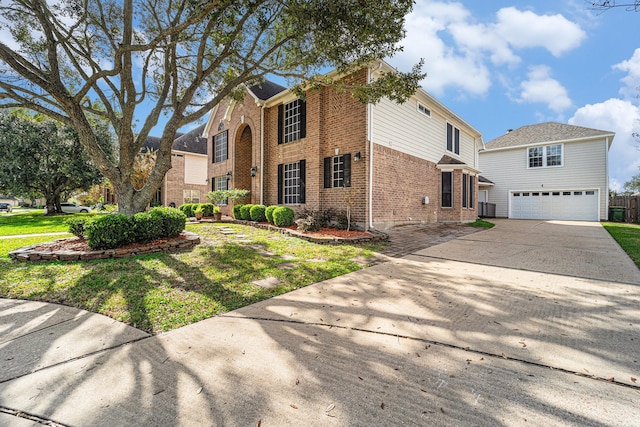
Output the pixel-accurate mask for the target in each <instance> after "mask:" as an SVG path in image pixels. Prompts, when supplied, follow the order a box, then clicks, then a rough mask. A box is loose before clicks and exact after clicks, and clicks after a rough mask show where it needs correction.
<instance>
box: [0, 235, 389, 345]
mask: <svg viewBox="0 0 640 427" xmlns="http://www.w3.org/2000/svg"><path fill="white" fill-rule="evenodd" d="M228 227H230V228H232V229H233V230H235V231H236V235H224V234H222V233H221V231H220V229H219V228H218V227H216V226H214V225H212V224H198V225H188V226H187V228H188V229H189V230H190V231H195V232H197V233H199V234H200V235H201V237H202V240H203V242H202V244H200V245H198V246H196V247H195V248H194V249H193V250H192V251H188V252H182V253H173V254H151V255H144V256H136V257H132V258H125V259H112V260H100V261H89V262H64V263H62V262H38V263H17V262H13V261H9V260H8V259H6V258H0V297H3V298H18V299H27V300H37V301H49V302H54V303H60V304H65V305H69V306H73V307H77V308H81V309H85V310H89V311H93V312H96V313H100V314H104V315H106V316H109V317H112V318H113V319H116V320H119V321H122V322H125V323H128V324H130V325H132V326H134V327H137V328H140V329H142V330H145V331H147V332H150V333H159V332H163V331H168V330H171V329H175V328H179V327H181V326H184V325H188V324H190V323H194V322H197V321H199V320H202V319H205V318H207V317H211V316H213V315H216V314H219V313H224V312H227V311H230V310H235V309H237V308H240V307H243V306H246V305H248V304H252V303H255V302H257V301H261V300H264V299H267V298H271V297H273V296H276V295H280V294H283V293H286V292H289V291H291V290H294V289H298V288H301V287H304V286H307V285H309V284H312V283H316V282H319V281H322V280H326V279H329V278H332V277H336V276H339V275H342V274H346V273H349V272H352V271H355V270H359V269H361V268H363V266H362V265H361V264H359V263H357V262H355V261H354V258H356V257H365V258H366V257H371V256H373V255H374V253H373V252H372V250H377V249H378V248H379V246H378V245H376V244H371V245H359V246H352V245H337V246H332V245H316V244H313V243H310V242H307V241H304V240H301V239H297V238H293V237H288V236H284V235H281V234H279V233H274V232H269V231H266V230H259V229H255V228H253V227H248V226H241V225H228ZM238 235H242V236H238ZM10 240H13V239H10ZM0 242H2V241H1V240H0ZM20 243H24V244H30V243H27V242H26V239H25V241H24V242H20ZM266 278H275V279H278V280H279V281H280V284H279V285H277V286H276V287H275V288H274V289H265V288H262V287H260V286H257V285H255V284H253V283H252V282H254V281H256V280H261V279H266Z"/></svg>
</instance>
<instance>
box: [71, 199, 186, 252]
mask: <svg viewBox="0 0 640 427" xmlns="http://www.w3.org/2000/svg"><path fill="white" fill-rule="evenodd" d="M186 222H187V217H186V215H185V214H184V213H183V212H180V211H179V210H178V209H174V208H162V207H157V208H153V209H151V210H149V212H140V213H137V214H135V215H134V216H133V217H129V216H127V215H123V214H111V215H101V216H96V217H93V218H89V219H87V221H86V222H85V223H84V225H83V227H84V234H85V235H86V237H87V244H88V245H89V247H90V248H91V249H115V248H119V247H121V246H124V245H127V244H129V243H137V242H150V241H152V240H156V239H160V238H163V237H166V238H173V237H177V236H179V235H180V233H181V232H182V230H184V227H185V224H186ZM71 227H72V226H71V225H70V229H71ZM73 227H74V229H75V230H76V231H78V232H79V225H78V224H74V225H73ZM74 234H75V233H74Z"/></svg>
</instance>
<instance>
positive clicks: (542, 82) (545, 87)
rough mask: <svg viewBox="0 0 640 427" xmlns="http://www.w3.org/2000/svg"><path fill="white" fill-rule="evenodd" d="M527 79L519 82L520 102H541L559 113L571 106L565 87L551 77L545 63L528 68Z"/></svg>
mask: <svg viewBox="0 0 640 427" xmlns="http://www.w3.org/2000/svg"><path fill="white" fill-rule="evenodd" d="M527 77H528V79H527V80H525V81H523V82H522V83H521V84H520V89H521V93H520V98H519V99H518V100H519V101H520V102H524V103H543V104H547V107H548V108H549V109H550V110H552V111H555V112H557V113H560V112H562V111H564V110H566V109H567V108H569V107H571V104H572V102H571V98H569V94H568V93H567V89H566V88H565V87H564V86H562V85H561V84H560V83H559V82H558V81H557V80H555V79H553V78H552V77H551V69H550V68H549V67H547V66H546V65H537V66H533V67H531V68H530V69H529V73H528V75H527Z"/></svg>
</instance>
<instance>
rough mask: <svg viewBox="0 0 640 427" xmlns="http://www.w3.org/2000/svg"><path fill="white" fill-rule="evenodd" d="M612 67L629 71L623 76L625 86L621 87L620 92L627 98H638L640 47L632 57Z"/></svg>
mask: <svg viewBox="0 0 640 427" xmlns="http://www.w3.org/2000/svg"><path fill="white" fill-rule="evenodd" d="M612 68H613V69H614V70H620V71H625V72H626V73H627V76H626V77H623V78H622V83H624V87H622V88H621V89H620V93H621V94H622V95H623V96H625V97H626V99H632V98H636V96H637V95H638V87H640V48H638V49H636V50H635V52H633V56H632V57H631V59H628V60H626V61H622V62H620V63H619V64H615V65H614V66H613V67H612Z"/></svg>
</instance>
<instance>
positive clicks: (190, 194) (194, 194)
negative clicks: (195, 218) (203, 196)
mask: <svg viewBox="0 0 640 427" xmlns="http://www.w3.org/2000/svg"><path fill="white" fill-rule="evenodd" d="M182 196H183V197H182V198H183V200H184V203H200V190H183V191H182Z"/></svg>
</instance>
